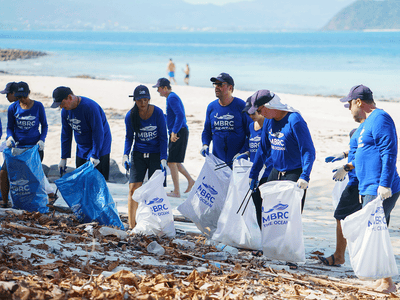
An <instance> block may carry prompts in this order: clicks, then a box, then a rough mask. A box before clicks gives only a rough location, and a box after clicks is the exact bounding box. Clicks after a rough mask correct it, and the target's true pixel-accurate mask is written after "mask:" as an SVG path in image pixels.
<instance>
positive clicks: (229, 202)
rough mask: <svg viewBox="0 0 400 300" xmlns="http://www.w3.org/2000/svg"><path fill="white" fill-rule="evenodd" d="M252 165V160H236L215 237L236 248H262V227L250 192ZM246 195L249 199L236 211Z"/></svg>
mask: <svg viewBox="0 0 400 300" xmlns="http://www.w3.org/2000/svg"><path fill="white" fill-rule="evenodd" d="M252 165H253V163H252V162H250V161H248V160H245V159H240V160H239V161H238V160H235V162H234V163H233V172H232V177H231V181H230V184H229V189H228V194H227V196H226V200H225V205H224V208H223V209H222V212H221V215H220V217H219V219H218V224H217V230H216V231H215V233H214V235H213V237H212V239H213V240H216V241H219V242H221V243H224V244H226V245H230V246H233V247H237V248H246V249H254V250H259V249H261V230H260V227H259V226H258V223H257V216H256V207H255V206H254V203H253V198H252V197H251V192H249V189H250V186H249V174H250V170H251V167H252ZM248 192H249V193H248ZM245 196H247V197H246V201H245V202H244V203H243V205H242V207H241V209H240V211H239V213H237V211H238V209H239V207H240V206H241V204H242V201H243V200H244V198H245ZM247 203H248V205H247V208H246V210H245V212H244V214H243V216H242V212H243V210H244V209H245V207H246V204H247Z"/></svg>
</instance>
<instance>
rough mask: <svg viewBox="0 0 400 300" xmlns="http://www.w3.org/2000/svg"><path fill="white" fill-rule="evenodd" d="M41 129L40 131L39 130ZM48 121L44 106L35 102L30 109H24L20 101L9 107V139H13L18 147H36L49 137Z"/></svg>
mask: <svg viewBox="0 0 400 300" xmlns="http://www.w3.org/2000/svg"><path fill="white" fill-rule="evenodd" d="M39 127H40V130H39ZM47 130H48V126H47V119H46V113H45V111H44V106H43V104H42V103H41V102H38V101H34V103H33V106H32V107H31V108H30V109H22V108H21V106H20V104H19V101H15V102H13V103H12V104H10V106H9V107H8V122H7V138H9V137H10V136H12V137H13V139H14V141H15V142H18V145H17V147H22V146H34V145H36V143H37V142H38V141H39V140H42V141H43V142H44V141H45V140H46V136H47Z"/></svg>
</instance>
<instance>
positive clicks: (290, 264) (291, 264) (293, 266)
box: [286, 261, 299, 270]
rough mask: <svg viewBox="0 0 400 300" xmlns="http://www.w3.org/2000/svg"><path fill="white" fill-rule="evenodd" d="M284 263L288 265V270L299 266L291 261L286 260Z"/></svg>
mask: <svg viewBox="0 0 400 300" xmlns="http://www.w3.org/2000/svg"><path fill="white" fill-rule="evenodd" d="M286 265H287V266H289V269H290V270H297V269H298V268H299V266H298V265H297V264H295V263H291V262H288V261H287V262H286Z"/></svg>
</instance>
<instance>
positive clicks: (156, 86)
mask: <svg viewBox="0 0 400 300" xmlns="http://www.w3.org/2000/svg"><path fill="white" fill-rule="evenodd" d="M160 86H161V85H159V84H155V85H153V88H158V87H160Z"/></svg>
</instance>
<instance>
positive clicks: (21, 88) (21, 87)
mask: <svg viewBox="0 0 400 300" xmlns="http://www.w3.org/2000/svg"><path fill="white" fill-rule="evenodd" d="M29 93H30V90H29V85H28V84H27V83H26V82H23V81H20V82H18V83H17V85H16V87H15V93H14V96H15V97H28V95H29Z"/></svg>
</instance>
